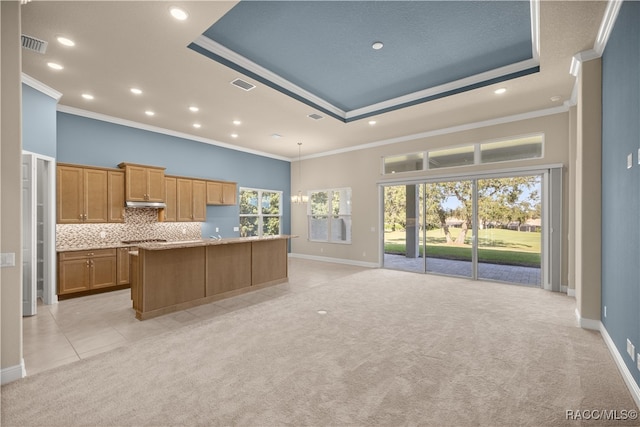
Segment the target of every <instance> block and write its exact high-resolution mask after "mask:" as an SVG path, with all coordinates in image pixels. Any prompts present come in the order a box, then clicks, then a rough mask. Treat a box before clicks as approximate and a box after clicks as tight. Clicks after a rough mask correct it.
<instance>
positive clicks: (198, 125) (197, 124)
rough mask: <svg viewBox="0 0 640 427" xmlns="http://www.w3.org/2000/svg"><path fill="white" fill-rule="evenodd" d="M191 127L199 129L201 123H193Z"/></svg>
mask: <svg viewBox="0 0 640 427" xmlns="http://www.w3.org/2000/svg"><path fill="white" fill-rule="evenodd" d="M193 127H194V128H196V129H200V128H201V127H202V125H201V124H200V123H194V124H193Z"/></svg>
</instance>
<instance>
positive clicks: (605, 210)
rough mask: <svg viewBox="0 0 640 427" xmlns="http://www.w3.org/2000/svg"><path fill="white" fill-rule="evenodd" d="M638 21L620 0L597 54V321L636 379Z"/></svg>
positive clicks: (639, 295) (639, 306)
mask: <svg viewBox="0 0 640 427" xmlns="http://www.w3.org/2000/svg"><path fill="white" fill-rule="evenodd" d="M639 22H640V3H639V2H624V3H623V5H622V8H621V10H620V13H619V14H618V18H617V21H616V24H615V28H614V30H613V32H612V34H611V36H610V38H609V41H608V43H607V47H606V50H605V52H604V55H603V58H602V111H603V117H602V176H603V178H602V305H603V307H602V309H603V313H602V314H603V315H602V319H603V320H602V322H603V324H604V326H605V328H606V329H607V332H608V333H609V335H610V336H611V338H612V339H613V341H614V343H615V345H616V347H617V349H618V351H619V353H620V354H621V355H622V358H623V359H624V361H625V363H626V364H627V367H628V368H629V371H631V373H632V374H633V376H634V378H635V380H636V383H638V384H640V371H638V369H637V367H636V364H635V363H634V362H633V361H632V360H631V357H629V355H628V354H627V344H626V342H627V339H630V340H631V342H632V343H633V344H634V345H635V346H636V353H637V352H640V189H639V184H640V165H639V164H638V148H640V26H639V25H638V23H639ZM629 153H631V154H632V155H633V167H632V168H631V169H627V155H628V154H629ZM605 306H606V307H607V317H604V307H605Z"/></svg>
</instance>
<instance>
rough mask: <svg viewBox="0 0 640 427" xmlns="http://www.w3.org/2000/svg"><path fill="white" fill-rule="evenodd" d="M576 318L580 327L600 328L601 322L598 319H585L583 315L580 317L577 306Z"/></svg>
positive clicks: (596, 329)
mask: <svg viewBox="0 0 640 427" xmlns="http://www.w3.org/2000/svg"><path fill="white" fill-rule="evenodd" d="M576 320H577V321H578V325H580V327H581V328H582V329H590V330H592V331H599V330H600V328H601V327H602V322H600V321H599V320H593V319H585V318H584V317H581V316H580V311H578V308H577V307H576Z"/></svg>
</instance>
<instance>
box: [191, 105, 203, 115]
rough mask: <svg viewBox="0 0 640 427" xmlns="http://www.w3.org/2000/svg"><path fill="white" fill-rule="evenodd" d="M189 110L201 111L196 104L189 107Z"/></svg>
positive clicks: (193, 111)
mask: <svg viewBox="0 0 640 427" xmlns="http://www.w3.org/2000/svg"><path fill="white" fill-rule="evenodd" d="M189 111H191V112H192V113H197V112H198V111H200V109H199V108H198V107H196V106H195V105H192V106H191V107H189Z"/></svg>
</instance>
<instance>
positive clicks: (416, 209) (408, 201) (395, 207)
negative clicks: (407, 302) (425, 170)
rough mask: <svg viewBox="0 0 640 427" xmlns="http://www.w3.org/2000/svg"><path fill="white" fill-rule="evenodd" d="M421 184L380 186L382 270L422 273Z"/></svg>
mask: <svg viewBox="0 0 640 427" xmlns="http://www.w3.org/2000/svg"><path fill="white" fill-rule="evenodd" d="M422 187H423V185H422V184H409V185H394V186H387V187H384V267H385V268H393V269H397V270H405V271H414V272H420V273H423V272H424V271H425V267H424V256H423V254H424V252H423V250H422V249H423V244H422V242H424V235H423V230H424V227H423V226H422V225H421V224H422V221H421V218H423V214H422V212H421V211H422V206H423V204H422V198H421V194H422Z"/></svg>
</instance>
